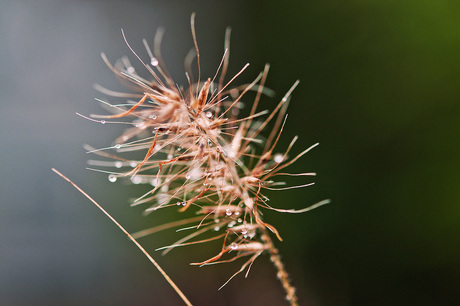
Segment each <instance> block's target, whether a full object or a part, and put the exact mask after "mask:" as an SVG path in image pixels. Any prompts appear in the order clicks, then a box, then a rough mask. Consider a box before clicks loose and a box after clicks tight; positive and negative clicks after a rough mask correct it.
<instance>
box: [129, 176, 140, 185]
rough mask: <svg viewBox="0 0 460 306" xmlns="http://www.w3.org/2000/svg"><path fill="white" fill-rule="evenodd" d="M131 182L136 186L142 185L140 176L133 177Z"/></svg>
mask: <svg viewBox="0 0 460 306" xmlns="http://www.w3.org/2000/svg"><path fill="white" fill-rule="evenodd" d="M131 182H133V184H136V185H137V184H140V183H142V177H140V176H133V177H132V178H131Z"/></svg>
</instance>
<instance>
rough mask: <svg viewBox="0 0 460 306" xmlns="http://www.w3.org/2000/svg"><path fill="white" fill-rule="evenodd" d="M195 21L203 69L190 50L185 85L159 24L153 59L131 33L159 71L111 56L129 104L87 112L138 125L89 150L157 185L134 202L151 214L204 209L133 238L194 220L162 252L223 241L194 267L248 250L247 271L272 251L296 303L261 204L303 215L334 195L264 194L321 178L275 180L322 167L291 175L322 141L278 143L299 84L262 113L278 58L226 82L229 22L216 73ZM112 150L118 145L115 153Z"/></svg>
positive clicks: (99, 163) (122, 172) (115, 175)
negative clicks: (244, 79)
mask: <svg viewBox="0 0 460 306" xmlns="http://www.w3.org/2000/svg"><path fill="white" fill-rule="evenodd" d="M191 23H192V36H193V40H194V43H195V51H196V52H195V55H196V60H197V64H198V76H197V80H196V81H195V80H194V79H193V76H192V73H191V72H190V71H191V70H192V69H191V62H192V59H191V58H187V59H186V63H188V64H187V66H188V67H189V70H190V71H188V72H187V73H186V75H187V79H188V80H189V83H188V86H187V87H186V88H183V87H179V86H177V85H176V83H175V82H174V81H173V79H172V77H171V76H170V74H169V73H168V70H167V69H166V67H165V65H164V62H163V60H162V57H161V52H160V42H161V37H162V35H163V32H162V31H159V32H157V35H156V37H155V44H154V48H153V51H152V49H151V48H150V46H149V45H148V43H147V41H146V40H144V45H145V47H146V50H147V52H148V54H149V55H150V61H149V62H148V63H146V62H144V61H143V60H142V59H141V58H140V57H139V56H137V54H136V53H135V52H134V51H133V50H132V49H131V47H130V46H129V44H128V42H127V41H126V38H125V41H126V44H127V45H128V47H129V48H130V49H131V51H132V52H133V54H134V55H135V56H136V57H137V59H138V60H139V61H140V62H141V63H142V65H143V66H144V67H145V69H146V70H147V71H148V72H149V73H150V75H149V77H148V78H144V77H141V76H140V75H139V74H137V72H136V70H135V69H134V68H133V66H132V65H131V64H130V62H129V60H128V59H127V58H126V57H124V58H122V59H121V60H119V61H117V62H116V63H115V64H114V65H112V64H111V63H110V62H109V60H108V59H107V58H106V56H105V55H103V59H104V61H105V62H106V64H107V65H108V67H109V68H110V69H111V70H112V71H113V72H114V73H115V75H116V76H117V77H118V78H119V79H120V80H121V81H122V82H123V83H125V84H126V85H127V86H128V87H129V88H130V89H131V90H132V93H116V92H113V91H110V90H107V89H104V88H102V87H100V86H99V87H98V88H99V89H100V90H101V91H102V92H103V93H106V94H109V95H111V96H115V97H118V98H122V99H123V100H124V101H123V104H109V103H108V102H103V103H104V104H105V105H107V106H109V107H108V109H109V110H110V111H111V112H112V113H113V114H112V115H104V116H101V115H93V116H92V119H90V118H88V119H90V120H93V121H98V122H100V123H122V124H125V125H128V126H129V127H128V128H127V129H126V130H125V131H124V133H123V134H122V135H121V136H120V137H118V138H117V139H116V140H115V144H114V145H113V146H111V147H109V148H103V149H94V148H89V151H90V152H92V153H95V154H98V155H100V156H102V157H104V158H105V159H104V160H91V161H89V163H90V164H91V165H93V166H96V167H97V168H98V169H97V170H98V171H102V172H106V173H108V174H109V180H110V181H111V182H115V181H116V180H117V179H121V178H129V179H130V180H131V181H132V183H134V184H150V185H151V189H150V190H149V191H148V192H147V193H145V194H144V195H142V196H140V197H138V198H137V199H136V200H135V201H134V203H133V205H141V204H142V205H147V207H146V210H145V211H146V212H147V213H149V212H154V211H156V210H158V209H164V208H167V207H176V206H177V207H179V212H183V211H185V210H194V211H195V213H196V215H197V216H195V217H192V218H189V217H187V218H184V219H181V218H183V217H182V215H181V214H178V215H177V218H178V220H176V221H174V222H171V223H168V224H165V225H162V226H157V227H154V228H152V229H147V230H144V231H142V232H139V233H136V234H133V237H135V238H140V237H142V236H145V235H148V234H151V233H154V232H157V231H159V230H163V229H166V228H172V227H179V226H186V225H187V226H188V227H189V228H190V229H192V230H194V231H193V232H192V233H191V234H189V235H187V236H185V237H183V238H182V239H180V240H179V241H176V242H175V243H173V244H171V245H169V246H166V247H164V248H161V249H162V250H163V253H167V252H169V251H170V250H172V249H174V248H176V247H179V246H185V245H191V244H197V243H206V242H208V241H214V240H220V241H221V242H222V248H221V249H219V250H214V254H213V256H212V257H210V258H208V259H206V260H203V261H201V262H196V263H192V265H200V266H203V265H209V264H214V263H217V262H230V261H234V260H236V259H238V258H246V260H245V261H244V263H243V265H242V266H241V268H240V269H239V270H238V271H237V272H236V273H235V274H234V275H233V276H232V277H231V278H233V277H234V276H235V275H237V274H239V273H241V272H243V271H244V270H246V269H247V270H248V272H249V269H250V267H251V265H252V263H253V262H254V260H255V259H256V258H257V257H259V256H260V255H261V254H262V253H269V255H270V259H271V261H272V262H273V263H274V265H275V267H276V269H277V277H278V278H279V279H280V280H281V283H282V285H283V287H284V289H285V292H286V298H287V300H288V301H289V302H290V303H291V304H292V305H296V303H297V297H296V294H295V289H294V287H293V286H292V285H291V284H290V281H289V279H288V275H287V273H286V271H285V269H284V266H283V264H282V262H281V260H280V256H279V254H278V251H277V249H276V248H275V246H274V244H273V242H272V238H271V236H270V234H269V232H271V233H272V234H274V236H276V237H277V238H278V239H279V240H282V239H281V235H280V234H279V232H278V231H277V229H276V228H275V226H273V225H271V224H269V223H267V222H265V221H264V220H263V218H262V216H261V213H260V209H261V208H263V209H271V210H275V211H279V212H289V213H301V212H305V211H308V210H311V209H313V208H315V207H317V206H320V205H322V204H326V203H328V201H322V202H320V203H317V204H315V205H313V206H310V207H307V208H305V209H302V210H293V209H277V208H274V207H272V206H270V205H268V203H267V202H268V198H267V197H266V196H264V194H263V192H264V190H267V189H269V190H286V189H291V188H299V187H306V186H309V185H312V184H313V183H307V184H305V185H300V186H291V187H286V186H283V183H282V182H279V181H276V180H275V178H277V177H281V176H287V175H290V176H313V175H315V174H314V173H298V174H288V173H285V172H283V170H284V169H285V168H286V167H288V166H289V165H291V164H292V163H294V162H295V161H296V160H298V159H299V158H300V157H302V156H303V155H305V154H306V153H307V152H308V151H310V150H311V149H312V148H314V147H315V146H316V145H317V144H314V145H312V146H311V147H309V148H308V149H306V150H304V151H303V152H301V153H300V154H298V155H297V156H295V157H294V158H289V152H290V150H291V148H292V147H293V145H294V143H295V142H296V140H297V137H295V138H294V139H293V140H292V141H291V143H290V145H289V146H288V148H287V149H286V150H284V152H281V153H276V151H275V147H276V145H277V143H278V140H279V138H280V135H281V132H282V130H283V127H284V124H285V122H286V117H287V116H286V110H287V106H288V103H289V100H290V97H291V94H292V92H293V90H294V88H295V87H296V86H297V85H298V83H299V82H298V81H297V82H295V83H294V85H293V86H292V87H291V88H290V89H289V90H288V91H287V93H286V94H285V95H284V97H283V98H282V99H281V101H280V102H279V103H278V104H277V106H276V107H275V109H274V110H273V111H271V112H268V111H265V110H264V111H258V104H259V100H260V98H261V96H262V94H264V93H267V92H269V91H268V89H266V88H265V86H264V84H265V81H266V78H267V73H268V68H269V66H268V65H266V66H265V69H264V70H263V72H261V73H260V74H259V75H258V76H257V78H256V79H255V80H254V81H253V82H252V83H250V84H246V85H243V86H236V87H235V86H233V87H232V85H233V82H234V80H235V79H236V78H237V77H238V76H239V75H240V74H241V73H242V72H243V71H244V70H245V69H246V68H247V67H248V64H247V65H245V66H244V67H243V68H242V69H241V71H240V72H238V73H237V74H236V75H235V76H233V77H232V78H231V79H230V80H229V81H227V82H225V81H224V80H225V79H226V72H227V67H228V60H229V52H228V50H229V36H230V31H229V30H227V32H226V39H225V52H224V55H223V58H222V61H221V63H220V65H219V67H218V69H217V72H216V74H215V75H214V76H213V77H209V78H204V79H202V76H201V72H200V53H199V49H198V44H197V39H196V34H195V27H194V16H193V15H192V20H191ZM123 37H124V34H123ZM249 91H255V93H256V94H255V98H254V100H253V101H252V106H251V108H250V109H251V110H250V113H249V114H247V115H246V116H245V117H244V118H238V115H239V109H240V108H241V105H242V103H243V99H245V98H246V96H247V95H246V94H247V93H248V92H249ZM126 100H128V101H127V102H126ZM133 101H134V102H133ZM101 102H102V101H101ZM268 126H270V127H271V132H270V134H269V135H268V137H266V138H263V137H261V135H260V133H261V132H262V131H263V130H264V129H265V128H266V127H268ZM109 150H112V151H114V153H109ZM133 152H134V153H135V152H141V154H142V155H141V156H142V158H139V159H137V160H133V159H132V158H130V157H129V155H130V154H132V153H133ZM103 167H113V170H110V169H109V170H106V169H105V170H104V169H103ZM280 186H281V187H280ZM200 237H202V238H200ZM231 278H230V279H231ZM230 279H229V281H230ZM224 285H225V284H224ZM224 285H223V286H224Z"/></svg>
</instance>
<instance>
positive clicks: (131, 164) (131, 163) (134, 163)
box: [129, 162, 137, 168]
mask: <svg viewBox="0 0 460 306" xmlns="http://www.w3.org/2000/svg"><path fill="white" fill-rule="evenodd" d="M129 165H130V166H131V167H133V168H135V167H136V166H137V163H136V162H130V163H129Z"/></svg>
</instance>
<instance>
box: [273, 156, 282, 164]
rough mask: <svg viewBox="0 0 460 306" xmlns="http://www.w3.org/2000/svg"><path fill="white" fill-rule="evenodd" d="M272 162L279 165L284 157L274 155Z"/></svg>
mask: <svg viewBox="0 0 460 306" xmlns="http://www.w3.org/2000/svg"><path fill="white" fill-rule="evenodd" d="M273 160H274V161H275V163H277V164H279V163H281V162H283V160H284V157H283V155H281V154H275V156H274V157H273Z"/></svg>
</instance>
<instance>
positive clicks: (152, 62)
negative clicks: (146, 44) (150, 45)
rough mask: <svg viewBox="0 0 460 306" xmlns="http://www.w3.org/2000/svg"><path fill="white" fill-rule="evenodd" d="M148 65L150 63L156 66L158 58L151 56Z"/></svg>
mask: <svg viewBox="0 0 460 306" xmlns="http://www.w3.org/2000/svg"><path fill="white" fill-rule="evenodd" d="M150 65H152V66H154V67H155V66H158V60H157V59H156V58H154V57H152V58H151V59H150Z"/></svg>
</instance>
